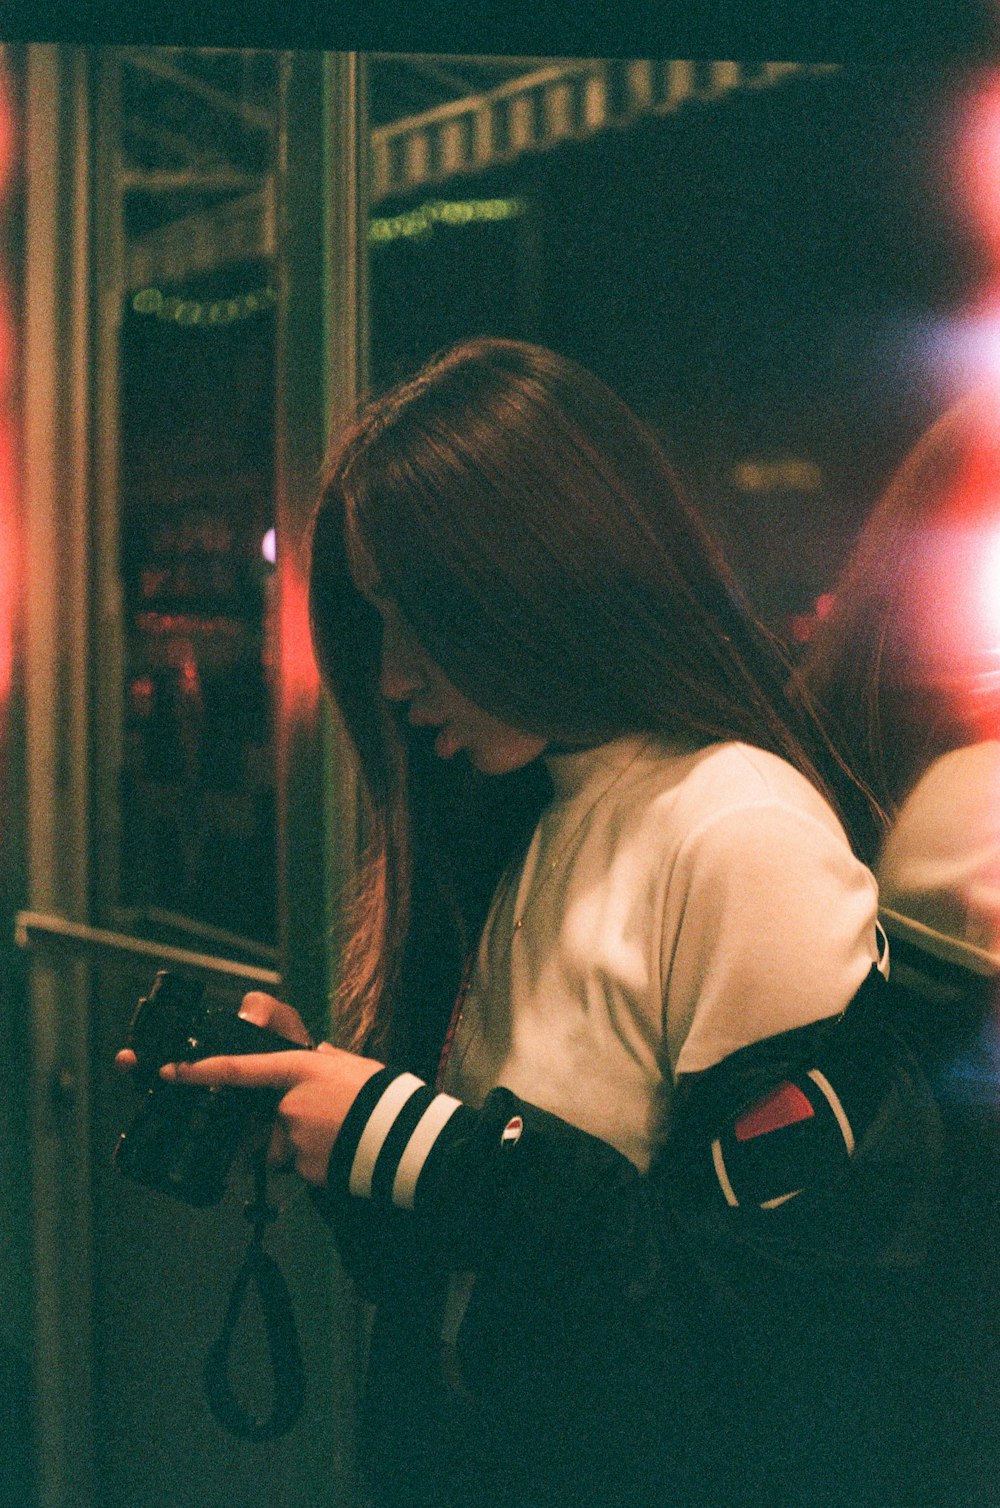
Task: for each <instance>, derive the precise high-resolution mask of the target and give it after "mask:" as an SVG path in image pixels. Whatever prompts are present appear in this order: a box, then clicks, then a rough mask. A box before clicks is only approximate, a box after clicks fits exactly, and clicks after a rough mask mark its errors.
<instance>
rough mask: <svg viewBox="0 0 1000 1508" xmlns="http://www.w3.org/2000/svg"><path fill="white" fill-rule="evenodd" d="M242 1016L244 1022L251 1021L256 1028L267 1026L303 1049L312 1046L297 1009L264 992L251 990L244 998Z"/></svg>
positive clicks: (310, 1038) (241, 1009) (241, 1006)
mask: <svg viewBox="0 0 1000 1508" xmlns="http://www.w3.org/2000/svg"><path fill="white" fill-rule="evenodd" d="M240 1015H241V1016H242V1017H243V1020H244V1021H251V1022H252V1023H253V1025H254V1026H266V1027H267V1028H268V1030H269V1031H273V1032H277V1033H278V1035H279V1036H282V1037H287V1038H288V1040H289V1041H290V1042H298V1043H300V1044H301V1045H302V1046H303V1047H311V1046H312V1037H311V1036H310V1035H309V1032H308V1031H307V1030H306V1026H305V1022H304V1021H303V1020H302V1017H301V1016H300V1015H299V1013H298V1011H297V1010H296V1009H295V1007H294V1006H292V1005H288V1004H286V1002H285V1001H284V1000H276V999H275V998H274V996H273V995H267V994H265V992H264V991H263V990H249V991H248V992H247V994H245V995H244V996H243V1001H242V1004H241V1005H240Z"/></svg>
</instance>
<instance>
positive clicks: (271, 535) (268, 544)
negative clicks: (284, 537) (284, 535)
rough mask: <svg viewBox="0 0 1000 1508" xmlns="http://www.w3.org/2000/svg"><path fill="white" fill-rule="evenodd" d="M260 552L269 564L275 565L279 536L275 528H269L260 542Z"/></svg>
mask: <svg viewBox="0 0 1000 1508" xmlns="http://www.w3.org/2000/svg"><path fill="white" fill-rule="evenodd" d="M260 553H261V554H262V555H263V557H264V559H265V560H266V561H267V563H268V565H274V563H275V561H276V560H277V558H278V536H277V533H276V532H275V530H274V529H268V531H267V533H266V534H265V535H264V538H263V539H262V540H261V542H260Z"/></svg>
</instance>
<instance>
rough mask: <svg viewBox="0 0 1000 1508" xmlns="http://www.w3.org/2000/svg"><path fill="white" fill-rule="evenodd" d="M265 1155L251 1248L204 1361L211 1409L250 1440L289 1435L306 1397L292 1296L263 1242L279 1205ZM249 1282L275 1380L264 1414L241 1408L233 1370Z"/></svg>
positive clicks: (251, 1214) (259, 1165)
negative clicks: (271, 1197)
mask: <svg viewBox="0 0 1000 1508" xmlns="http://www.w3.org/2000/svg"><path fill="white" fill-rule="evenodd" d="M265 1157H266V1154H265V1152H264V1151H261V1152H260V1153H258V1154H257V1155H256V1156H255V1159H254V1198H253V1200H252V1201H251V1202H250V1203H249V1204H248V1205H247V1206H246V1209H245V1211H244V1213H245V1214H246V1217H247V1219H248V1220H250V1221H251V1222H252V1224H253V1235H252V1236H251V1238H250V1249H249V1251H248V1252H247V1254H246V1258H245V1260H244V1262H243V1265H242V1267H241V1268H240V1270H239V1272H238V1273H237V1274H236V1281H235V1282H234V1283H233V1287H232V1292H231V1293H230V1295H229V1303H228V1304H227V1305H226V1313H225V1316H224V1318H223V1321H222V1331H221V1333H220V1335H219V1338H218V1340H217V1341H216V1342H215V1344H214V1346H212V1348H211V1350H210V1351H209V1353H208V1356H207V1357H206V1360H205V1392H206V1393H207V1395H208V1403H209V1407H210V1408H211V1410H212V1413H213V1414H214V1415H215V1417H216V1419H217V1420H218V1421H219V1423H220V1424H221V1425H222V1427H223V1428H224V1429H226V1430H228V1431H229V1433H230V1434H232V1435H235V1436H237V1438H238V1439H240V1440H252V1441H263V1440H276V1439H278V1438H279V1436H281V1435H285V1434H287V1433H288V1431H289V1430H290V1429H291V1428H292V1426H293V1425H294V1424H295V1422H296V1420H297V1419H298V1417H299V1415H300V1414H301V1412H302V1404H303V1401H304V1399H305V1373H304V1370H303V1366H302V1351H301V1348H300V1346H299V1337H298V1332H297V1330H296V1328H295V1314H294V1311H293V1309H292V1299H291V1295H290V1294H289V1292H288V1284H287V1283H286V1282H285V1279H284V1276H283V1275H282V1272H281V1269H280V1267H279V1266H278V1264H277V1262H276V1261H275V1260H274V1258H273V1257H272V1256H270V1255H269V1253H268V1252H266V1251H265V1250H264V1244H263V1242H264V1231H265V1230H266V1228H267V1227H268V1225H270V1224H271V1223H272V1222H273V1221H274V1220H276V1219H277V1217H278V1211H277V1209H276V1208H275V1207H274V1205H272V1204H269V1203H268V1200H267V1163H266V1161H265ZM251 1283H253V1284H255V1285H256V1288H257V1295H258V1298H259V1300H260V1307H261V1313H262V1314H263V1317H264V1328H265V1331H266V1333H267V1347H268V1352H269V1355H270V1360H271V1374H272V1378H273V1382H274V1404H273V1407H272V1409H271V1412H270V1414H269V1415H267V1416H266V1417H265V1418H261V1417H259V1416H258V1415H256V1414H253V1413H251V1412H250V1411H249V1410H248V1409H246V1408H244V1407H243V1405H242V1404H241V1403H240V1401H239V1399H238V1398H237V1397H236V1393H235V1390H234V1388H233V1384H232V1380H231V1378H230V1373H229V1361H230V1351H231V1349H232V1342H233V1335H234V1333H235V1331H236V1326H237V1324H238V1323H239V1318H240V1314H241V1312H242V1309H243V1303H244V1299H245V1298H246V1294H247V1289H248V1288H249V1286H250V1284H251Z"/></svg>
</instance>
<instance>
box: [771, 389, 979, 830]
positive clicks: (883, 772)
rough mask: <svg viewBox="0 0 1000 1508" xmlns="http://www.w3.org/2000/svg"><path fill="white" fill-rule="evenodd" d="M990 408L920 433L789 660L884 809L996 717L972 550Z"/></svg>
mask: <svg viewBox="0 0 1000 1508" xmlns="http://www.w3.org/2000/svg"><path fill="white" fill-rule="evenodd" d="M998 420H1000V407H998V404H997V400H996V398H995V397H994V396H993V395H992V394H990V393H989V392H988V391H986V390H980V391H977V392H975V393H970V394H967V395H966V396H965V397H964V398H962V399H961V400H960V401H959V402H957V403H955V404H954V405H953V406H952V407H951V408H949V409H948V410H947V412H946V413H945V414H943V415H942V416H941V417H940V418H939V419H938V420H937V421H936V422H935V423H934V424H932V425H931V426H930V428H929V429H928V430H926V431H925V433H924V434H923V435H922V436H921V438H920V439H919V440H918V442H917V443H916V445H915V446H914V447H913V449H912V450H911V451H910V452H909V454H908V455H907V456H906V458H905V459H904V461H903V462H902V464H901V465H900V466H899V468H898V469H897V471H896V472H895V474H894V475H893V477H892V478H891V480H890V482H889V484H888V486H887V487H886V489H885V491H884V492H883V494H882V496H881V498H880V499H879V501H878V503H877V504H876V506H875V507H874V508H873V510H872V512H871V513H870V515H869V517H868V519H867V520H866V522H865V524H864V526H863V528H862V530H861V532H860V534H859V536H858V538H857V540H856V542H855V546H854V549H853V551H852V553H851V556H850V558H849V560H848V563H847V565H846V567H845V568H844V571H843V572H842V574H841V577H840V580H839V581H838V582H837V583H836V586H835V587H834V591H833V607H832V610H831V612H830V614H829V616H828V617H827V618H826V619H825V620H824V621H823V622H822V623H821V624H820V626H819V628H818V630H817V632H816V634H815V635H814V637H813V638H812V640H811V641H810V643H809V645H808V648H807V650H806V653H805V655H804V657H803V660H802V662H801V664H800V667H799V671H800V676H801V678H802V680H803V682H804V684H805V685H807V686H808V688H809V691H810V693H811V695H812V697H813V699H814V701H815V703H816V704H817V705H819V706H821V707H822V708H823V712H824V715H825V716H826V718H827V720H828V723H829V725H830V727H831V728H832V729H834V730H835V733H836V736H837V739H838V742H839V744H840V747H841V748H842V749H843V751H844V753H845V755H846V757H847V758H848V759H849V760H850V762H851V764H852V766H853V768H854V769H855V770H857V771H858V772H859V774H860V775H862V776H863V778H864V780H865V782H866V783H867V784H868V786H869V787H870V788H871V790H872V791H873V793H874V795H875V797H876V799H877V801H878V803H879V805H880V806H881V807H882V808H883V809H884V810H885V812H886V813H887V815H888V817H889V818H890V819H891V818H892V816H893V815H894V813H895V812H896V810H897V809H898V806H899V804H900V802H901V801H902V799H903V797H904V796H905V795H906V794H907V792H908V790H909V789H910V788H911V786H912V785H913V783H914V782H915V780H916V779H917V778H918V777H919V776H920V774H921V773H922V771H923V770H924V769H925V768H926V766H927V765H928V764H929V763H930V761H931V760H932V759H934V758H935V757H936V756H937V755H939V754H942V753H944V752H945V751H946V750H948V749H951V748H954V747H957V746H959V745H961V744H963V743H966V742H969V741H971V740H974V739H975V738H976V737H977V736H980V735H981V733H982V732H983V731H984V730H985V729H986V727H987V726H988V725H989V723H990V722H992V724H993V729H994V731H993V736H994V737H995V736H997V730H998V729H1000V720H998V718H997V707H998V697H997V681H998V676H997V673H996V672H997V665H996V664H995V663H994V664H992V665H991V664H990V658H991V655H990V652H991V651H992V657H993V659H994V660H995V659H996V657H997V656H998V655H1000V644H994V643H993V642H992V640H991V639H990V638H988V637H985V636H984V628H985V624H984V622H983V621H982V612H981V609H982V606H983V602H982V600H981V593H982V592H983V590H984V582H983V581H982V579H981V578H982V570H983V566H984V564H985V554H984V552H985V550H986V549H987V548H988V547H989V545H990V544H991V541H992V542H993V543H996V541H995V540H993V536H994V535H995V534H996V531H997V528H998V527H1000V443H998V436H1000V428H998ZM977 599H979V600H977ZM998 623H1000V619H998ZM880 836H882V834H881V833H880V832H879V831H877V830H876V831H873V834H872V838H873V840H874V846H875V847H877V840H878V838H879V837H880ZM866 857H868V858H869V859H870V858H873V857H874V853H873V852H868V853H867V854H866Z"/></svg>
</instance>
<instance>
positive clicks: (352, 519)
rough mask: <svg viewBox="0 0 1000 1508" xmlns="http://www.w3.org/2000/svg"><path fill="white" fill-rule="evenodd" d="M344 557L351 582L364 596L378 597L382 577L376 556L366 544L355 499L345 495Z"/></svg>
mask: <svg viewBox="0 0 1000 1508" xmlns="http://www.w3.org/2000/svg"><path fill="white" fill-rule="evenodd" d="M343 503H344V556H345V559H346V561H347V569H348V571H349V572H350V575H351V580H352V581H353V582H354V585H355V587H356V588H357V590H358V591H359V592H360V593H361V595H362V596H372V595H377V594H378V592H379V590H380V588H381V585H382V577H381V575H380V574H379V569H378V566H377V565H376V564H375V559H374V556H373V555H372V553H371V551H370V550H369V548H368V546H367V545H366V544H365V542H364V539H363V538H362V536H361V529H360V527H359V525H358V518H357V508H356V505H355V502H354V499H353V497H350V496H348V495H346V494H345V495H344V498H343Z"/></svg>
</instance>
